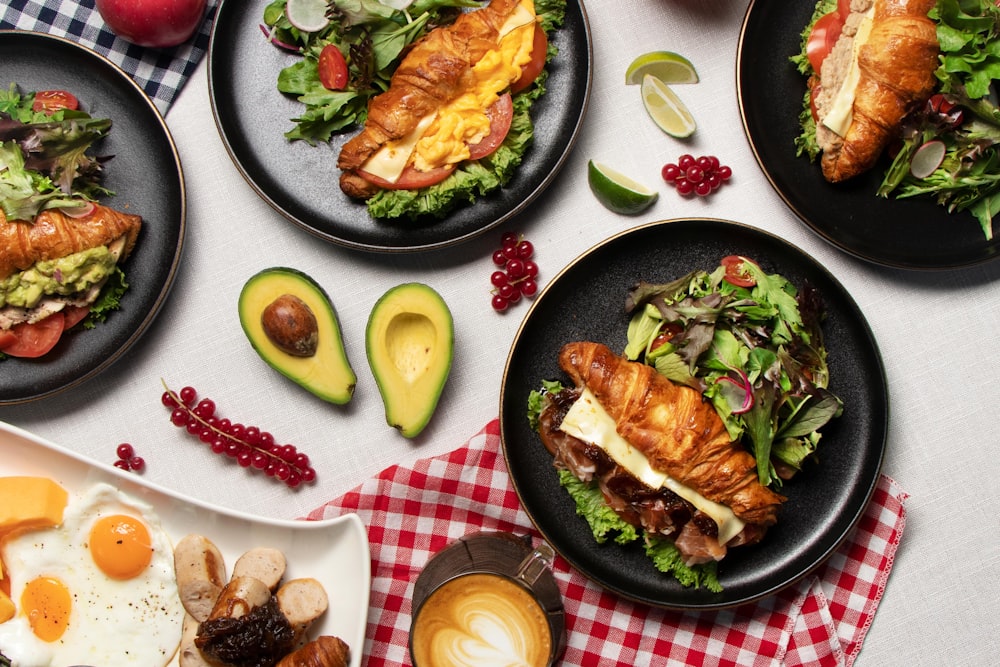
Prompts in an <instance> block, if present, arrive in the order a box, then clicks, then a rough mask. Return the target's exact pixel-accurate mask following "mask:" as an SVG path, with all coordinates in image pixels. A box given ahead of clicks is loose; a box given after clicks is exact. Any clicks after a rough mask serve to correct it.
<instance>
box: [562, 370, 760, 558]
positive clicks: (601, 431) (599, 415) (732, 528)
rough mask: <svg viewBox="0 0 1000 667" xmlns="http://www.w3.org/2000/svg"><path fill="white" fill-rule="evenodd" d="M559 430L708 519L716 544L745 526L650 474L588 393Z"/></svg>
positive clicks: (669, 479)
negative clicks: (712, 523)
mask: <svg viewBox="0 0 1000 667" xmlns="http://www.w3.org/2000/svg"><path fill="white" fill-rule="evenodd" d="M559 430H561V431H562V432H563V433H566V434H568V435H571V436H573V437H574V438H577V439H579V440H583V441H584V442H587V443H590V444H592V445H596V446H597V447H600V448H601V449H602V450H604V451H605V452H606V453H607V454H608V456H610V457H611V458H612V460H614V462H615V463H617V464H618V465H620V466H621V467H623V468H625V469H626V470H628V471H629V472H630V473H632V474H633V475H635V477H636V478H637V479H639V480H641V481H642V482H643V483H644V484H646V485H647V486H649V487H650V488H653V489H659V488H663V487H666V488H667V489H669V490H671V491H673V492H674V493H676V494H677V495H678V496H680V497H681V498H683V499H684V500H686V501H688V502H689V503H691V504H692V505H694V506H695V507H696V508H698V509H699V510H701V511H702V512H704V513H705V514H707V515H708V516H710V517H712V519H713V520H714V521H715V523H716V525H717V526H718V527H719V538H718V539H719V544H725V543H726V542H728V541H729V540H731V539H733V538H734V537H736V536H737V535H738V534H739V533H740V531H742V530H743V527H744V526H745V525H746V524H745V523H744V522H743V521H742V520H741V519H740V518H739V517H737V516H736V514H735V513H733V510H731V509H730V508H728V507H726V506H725V505H722V504H720V503H717V502H715V501H712V500H709V499H708V498H706V497H705V496H703V495H701V494H700V493H698V492H697V491H695V490H694V489H692V488H691V487H689V486H686V485H684V484H682V483H680V482H678V481H677V480H676V479H674V478H673V477H670V476H669V475H667V474H666V473H664V472H661V471H659V470H654V469H653V467H652V466H651V465H650V464H649V459H648V458H646V455H645V454H643V453H642V452H641V451H639V450H638V449H636V448H635V447H633V446H632V445H630V444H629V443H628V442H627V441H626V440H625V438H623V437H621V436H620V435H619V434H618V431H617V429H616V428H615V420H614V418H613V417H612V416H611V415H609V414H608V412H607V410H605V409H604V408H603V407H602V406H601V404H600V403H599V402H598V401H597V397H596V396H594V394H593V392H591V391H590V390H589V389H587V388H584V389H583V390H581V392H580V398H578V399H577V400H576V402H575V403H573V405H572V406H570V409H569V411H567V413H566V416H565V417H564V418H563V421H562V424H561V425H560V426H559Z"/></svg>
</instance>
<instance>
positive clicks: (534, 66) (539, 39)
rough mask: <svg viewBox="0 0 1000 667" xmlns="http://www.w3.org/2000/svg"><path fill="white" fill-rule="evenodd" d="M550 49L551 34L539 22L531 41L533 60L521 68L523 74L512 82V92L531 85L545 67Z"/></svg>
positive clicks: (517, 91)
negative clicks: (547, 33) (546, 32)
mask: <svg viewBox="0 0 1000 667" xmlns="http://www.w3.org/2000/svg"><path fill="white" fill-rule="evenodd" d="M548 50H549V36H548V35H546V34H545V29H544V28H542V26H541V25H539V24H538V23H536V24H535V35H534V37H533V38H532V42H531V60H529V61H528V62H527V63H525V65H524V66H523V67H522V68H521V76H520V77H518V79H517V81H515V82H514V83H512V84H511V86H510V92H512V93H519V92H521V91H522V90H524V89H525V88H527V87H528V86H530V85H531V84H532V83H533V82H534V80H535V79H537V78H538V75H539V74H541V73H542V70H543V69H544V68H545V56H546V53H547V52H548Z"/></svg>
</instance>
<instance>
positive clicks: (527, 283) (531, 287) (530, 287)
mask: <svg viewBox="0 0 1000 667" xmlns="http://www.w3.org/2000/svg"><path fill="white" fill-rule="evenodd" d="M518 287H519V289H520V290H521V294H523V295H524V296H527V297H532V296H535V294H537V293H538V283H536V282H535V281H534V280H532V279H531V278H528V279H526V280H524V281H523V282H522V283H521V284H520V285H519V286H518Z"/></svg>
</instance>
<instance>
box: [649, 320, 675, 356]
mask: <svg viewBox="0 0 1000 667" xmlns="http://www.w3.org/2000/svg"><path fill="white" fill-rule="evenodd" d="M683 332H684V327H683V326H681V325H680V324H679V323H678V322H667V323H665V324H664V325H663V326H662V327H660V333H658V334H657V335H656V338H654V339H653V342H652V343H650V345H649V349H650V351H652V350H655V349H656V348H658V347H660V346H661V345H663V344H665V343H669V342H670V341H672V340H673V339H674V338H676V337H677V336H678V334H681V333H683Z"/></svg>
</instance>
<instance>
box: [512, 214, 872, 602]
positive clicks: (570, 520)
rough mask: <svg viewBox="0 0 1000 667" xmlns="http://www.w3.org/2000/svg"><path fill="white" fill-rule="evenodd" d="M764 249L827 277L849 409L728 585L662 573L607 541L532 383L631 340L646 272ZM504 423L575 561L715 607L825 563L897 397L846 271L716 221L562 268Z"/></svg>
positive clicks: (832, 341) (535, 321)
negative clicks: (557, 448)
mask: <svg viewBox="0 0 1000 667" xmlns="http://www.w3.org/2000/svg"><path fill="white" fill-rule="evenodd" d="M730 254H739V255H744V256H747V257H751V258H754V259H756V260H757V261H758V262H759V263H760V264H761V266H762V267H763V268H764V269H765V270H766V271H768V272H772V273H774V272H777V273H781V274H782V275H784V276H786V277H787V278H788V279H789V280H791V281H792V282H793V283H794V284H796V285H804V284H805V283H806V282H808V283H811V284H812V285H815V286H816V287H817V288H818V290H819V292H820V294H821V295H822V297H823V300H824V302H825V304H826V308H827V313H828V317H827V320H826V323H825V326H824V335H825V340H826V346H827V349H828V351H829V365H830V372H831V384H830V389H831V390H832V391H833V392H834V393H836V394H837V395H838V396H840V398H841V399H842V400H843V401H844V414H843V416H841V417H840V418H839V419H837V420H835V421H834V422H833V423H831V424H828V425H827V427H826V428H824V430H823V433H824V435H823V439H822V441H821V445H820V451H819V455H820V464H819V465H816V466H812V467H810V468H808V469H807V470H806V471H804V472H803V473H801V474H800V475H799V476H798V477H797V478H796V479H794V480H793V481H792V482H789V483H786V484H785V486H784V488H783V490H782V492H783V493H784V494H785V495H787V496H788V500H787V502H786V503H785V504H784V506H783V507H782V509H781V511H780V513H779V517H778V524H777V525H776V526H774V527H773V528H771V529H770V531H769V532H768V534H767V536H766V537H765V538H764V541H763V542H762V543H760V544H758V545H755V546H752V547H747V548H745V549H739V548H737V549H732V550H731V551H730V552H729V554H728V555H727V556H726V558H725V560H723V561H722V563H721V564H720V567H719V580H720V582H721V584H722V586H723V587H724V589H725V590H724V591H723V592H722V593H718V594H716V593H711V592H709V591H707V590H704V589H701V590H697V589H687V588H684V587H682V586H681V585H680V584H678V583H677V582H676V581H675V580H674V579H673V578H672V577H670V576H668V575H664V574H662V573H660V572H659V571H657V570H656V569H655V568H654V567H653V564H652V562H651V561H650V560H649V559H648V558H647V557H646V556H645V554H644V553H643V551H642V548H641V547H639V546H637V545H629V546H625V547H623V546H619V545H616V544H613V543H610V542H609V543H606V544H603V545H601V544H598V543H597V542H596V541H595V540H594V537H593V535H592V534H591V533H590V529H589V527H588V526H587V524H586V522H585V521H584V520H583V519H582V518H581V517H578V516H577V515H576V513H575V505H574V503H573V501H572V500H571V499H570V497H569V494H567V493H566V492H565V491H564V490H563V489H562V488H561V487H560V486H559V482H558V480H557V477H556V471H555V469H554V468H553V466H552V457H551V456H550V455H549V453H548V452H547V451H546V450H545V448H544V447H543V446H542V443H541V440H539V438H538V435H537V434H536V433H535V432H534V431H532V430H531V429H530V428H529V426H528V422H527V419H526V417H525V414H526V410H527V400H528V394H529V392H530V391H532V390H533V389H537V388H539V387H540V386H541V382H542V380H556V379H558V380H562V381H564V382H566V381H568V378H567V377H566V376H565V374H563V373H562V371H561V370H560V369H559V365H558V359H557V357H558V353H559V349H560V348H561V347H562V345H563V344H564V343H568V342H571V341H582V340H589V341H595V342H600V343H604V344H606V345H608V346H609V347H611V349H613V350H617V351H621V350H623V349H624V347H625V342H626V329H627V327H628V319H629V318H628V316H627V315H626V314H625V311H624V303H625V295H626V292H627V291H628V289H629V288H631V287H632V286H633V285H634V284H635V283H636V282H637V281H639V280H646V281H649V282H667V281H669V280H673V279H674V278H677V277H679V276H682V275H684V274H686V273H687V272H689V271H693V270H695V269H710V268H711V267H714V266H717V265H718V261H719V260H720V259H721V258H722V257H724V256H725V255H730ZM500 419H501V421H500V426H501V437H502V440H503V448H504V455H505V456H506V459H507V466H508V468H509V469H510V475H511V479H512V481H513V484H514V488H515V489H516V490H517V494H518V496H519V497H520V499H521V503H522V504H523V506H524V509H525V511H526V512H527V513H528V515H529V516H530V517H531V520H532V521H533V522H534V524H535V526H536V527H537V528H538V530H539V531H540V532H541V533H542V535H543V536H544V537H545V539H546V540H547V541H548V542H549V543H550V544H551V545H552V546H553V547H554V548H555V549H557V550H558V551H559V553H560V554H562V555H563V556H564V557H565V558H566V560H568V561H569V562H570V563H571V564H572V565H573V566H574V567H575V568H576V569H578V570H579V571H580V572H582V573H583V574H584V575H586V576H587V577H589V578H590V579H591V580H593V581H595V582H596V583H598V584H600V585H602V586H604V587H606V588H608V589H610V590H612V591H614V592H616V593H618V594H620V595H623V596H625V597H628V598H631V599H634V600H638V601H641V602H645V603H647V604H651V605H656V606H660V607H667V608H675V609H713V608H723V607H729V606H733V605H738V604H742V603H745V602H749V601H752V600H755V599H758V598H761V597H763V596H766V595H769V594H771V593H774V592H775V591H777V590H779V589H781V588H783V587H785V586H787V585H789V584H791V583H793V582H794V581H796V580H797V579H798V578H800V577H802V576H803V575H805V574H806V573H808V572H809V571H810V570H812V569H813V568H814V567H816V566H817V565H819V564H820V563H822V562H823V560H824V559H825V558H826V557H827V556H829V555H830V554H831V553H832V552H833V551H834V550H835V549H836V548H837V546H838V545H839V544H840V543H841V541H842V540H843V539H844V538H845V537H846V536H847V534H848V533H849V531H850V530H851V528H852V527H853V526H854V525H855V522H856V521H857V520H858V519H859V518H860V517H861V515H862V513H863V511H864V509H865V506H866V505H867V503H868V500H869V498H870V496H871V494H872V492H873V490H874V488H875V485H876V483H877V481H878V476H879V471H880V469H881V464H882V457H883V452H884V449H885V438H886V427H887V423H888V395H887V389H886V381H885V371H884V368H883V366H882V359H881V356H880V355H879V352H878V348H877V346H876V343H875V340H874V339H873V337H872V333H871V330H870V329H869V328H868V324H867V322H866V321H865V319H864V316H863V315H862V314H861V312H860V311H859V310H858V307H857V305H856V304H855V302H854V301H853V300H852V299H851V297H850V295H849V294H847V292H845V291H844V288H843V287H842V286H841V285H840V283H839V282H837V280H836V279H835V278H834V277H833V276H831V275H830V274H829V273H828V272H827V271H826V270H825V269H824V268H823V267H822V266H820V265H819V264H818V263H817V262H816V261H815V260H813V259H812V258H810V257H808V256H807V255H805V254H804V253H803V252H802V251H801V250H799V249H797V248H795V247H794V246H791V245H789V244H788V243H787V242H785V241H783V240H781V239H779V238H778V237H776V236H772V235H770V234H768V233H766V232H762V231H759V230H756V229H754V228H751V227H747V226H745V225H741V224H737V223H732V222H726V221H723V220H712V219H693V220H672V221H665V222H656V223H651V224H647V225H644V226H642V227H638V228H636V229H633V230H631V231H628V232H624V233H622V234H620V235H618V236H615V237H612V238H611V239H609V240H607V241H605V242H603V243H601V244H600V245H597V246H595V247H594V248H592V249H591V250H589V251H587V252H586V253H584V254H583V255H581V256H580V257H579V258H578V259H576V260H575V261H574V262H573V263H571V264H570V265H569V266H568V267H567V268H565V269H563V270H562V272H560V274H559V275H558V276H556V278H555V280H553V281H552V282H550V283H549V285H548V286H547V287H546V288H545V290H544V291H543V292H542V293H541V294H540V295H539V296H538V297H537V298H536V300H535V302H534V304H533V305H532V307H531V309H530V310H529V311H528V314H527V316H526V317H525V320H524V322H523V323H522V325H521V328H520V330H519V331H518V333H517V336H516V337H515V339H514V344H513V346H512V348H511V351H510V355H509V356H508V358H507V366H506V370H505V371H504V378H503V385H502V389H501V394H500Z"/></svg>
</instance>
